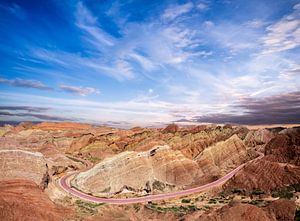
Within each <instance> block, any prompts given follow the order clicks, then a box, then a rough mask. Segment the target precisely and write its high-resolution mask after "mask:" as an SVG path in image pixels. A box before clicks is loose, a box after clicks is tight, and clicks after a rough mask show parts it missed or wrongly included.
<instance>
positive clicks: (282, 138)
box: [224, 132, 300, 192]
mask: <svg viewBox="0 0 300 221" xmlns="http://www.w3.org/2000/svg"><path fill="white" fill-rule="evenodd" d="M297 183H300V136H299V133H298V132H296V133H291V134H289V135H286V134H277V135H276V137H274V138H273V139H271V140H270V141H269V142H268V143H267V144H266V145H265V156H264V157H263V158H261V159H257V160H254V161H251V162H248V163H247V164H246V165H245V167H244V168H242V169H241V170H240V171H239V172H238V173H237V174H236V175H235V176H234V177H232V178H231V179H230V180H229V181H228V182H227V183H225V185H224V188H225V189H230V188H241V189H244V190H247V191H251V190H253V189H261V190H264V191H266V192H271V191H273V190H276V189H280V188H282V187H284V186H286V185H291V184H297Z"/></svg>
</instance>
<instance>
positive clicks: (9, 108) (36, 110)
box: [0, 106, 50, 112]
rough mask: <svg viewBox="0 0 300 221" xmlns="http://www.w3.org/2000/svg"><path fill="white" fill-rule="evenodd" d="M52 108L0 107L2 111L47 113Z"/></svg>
mask: <svg viewBox="0 0 300 221" xmlns="http://www.w3.org/2000/svg"><path fill="white" fill-rule="evenodd" d="M49 109H50V108H47V107H31V106H0V110H22V111H28V112H45V111H48V110H49Z"/></svg>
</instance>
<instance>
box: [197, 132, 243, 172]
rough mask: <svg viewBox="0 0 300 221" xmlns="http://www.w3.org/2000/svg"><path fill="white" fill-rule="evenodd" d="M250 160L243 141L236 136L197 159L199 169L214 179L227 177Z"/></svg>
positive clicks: (207, 149)
mask: <svg viewBox="0 0 300 221" xmlns="http://www.w3.org/2000/svg"><path fill="white" fill-rule="evenodd" d="M247 159H248V156H247V150H246V147H245V145H244V143H243V141H242V140H241V139H240V138H239V137H238V136H237V135H236V134H235V135H233V136H232V137H230V138H229V139H228V140H226V141H221V142H218V143H216V144H215V145H213V146H210V147H208V148H206V149H204V151H203V152H202V153H201V154H200V155H199V156H198V157H197V158H196V161H197V163H198V164H199V167H200V168H201V169H202V170H203V172H204V173H205V174H207V175H210V176H211V177H212V178H213V177H215V178H217V177H220V176H222V175H225V174H226V173H228V172H229V171H231V170H233V169H235V168H236V167H237V166H239V165H241V164H242V163H244V162H245V161H246V160H247Z"/></svg>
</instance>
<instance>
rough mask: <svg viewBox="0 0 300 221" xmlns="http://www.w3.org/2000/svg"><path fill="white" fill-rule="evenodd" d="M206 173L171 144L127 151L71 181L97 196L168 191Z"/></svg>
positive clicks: (187, 183)
mask: <svg viewBox="0 0 300 221" xmlns="http://www.w3.org/2000/svg"><path fill="white" fill-rule="evenodd" d="M201 176H203V173H202V172H201V171H200V168H199V166H198V164H197V163H196V162H195V161H193V160H190V159H188V158H186V157H184V155H183V154H182V153H181V152H180V151H173V150H171V148H170V147H168V146H158V147H155V148H153V149H151V150H150V151H146V152H140V153H139V152H123V153H121V154H119V155H116V156H115V157H112V158H109V159H105V160H104V161H102V162H101V163H99V164H97V165H96V166H95V167H93V168H92V169H90V170H88V171H86V172H82V173H80V174H78V175H77V176H76V177H75V178H74V179H73V180H72V182H71V184H72V185H73V186H74V187H76V188H78V189H80V190H82V191H84V192H88V193H91V194H93V195H97V196H110V195H113V194H117V193H126V192H134V193H138V194H146V193H155V192H164V191H168V190H172V189H180V188H182V187H183V186H186V185H190V184H192V183H193V182H195V180H196V179H197V178H198V177H201Z"/></svg>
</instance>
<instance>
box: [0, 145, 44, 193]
mask: <svg viewBox="0 0 300 221" xmlns="http://www.w3.org/2000/svg"><path fill="white" fill-rule="evenodd" d="M11 179H26V180H31V181H33V182H35V183H36V184H37V185H39V186H40V187H43V188H44V187H46V186H47V183H48V179H49V177H48V167H47V163H46V160H45V158H44V157H43V155H42V154H41V153H38V152H28V151H24V150H0V180H11Z"/></svg>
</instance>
